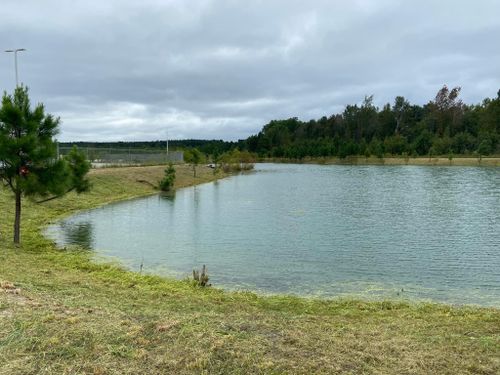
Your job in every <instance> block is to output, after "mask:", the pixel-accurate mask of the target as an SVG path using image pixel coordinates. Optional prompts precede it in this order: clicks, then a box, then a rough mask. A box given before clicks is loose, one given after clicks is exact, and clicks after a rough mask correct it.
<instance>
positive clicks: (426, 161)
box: [263, 156, 500, 167]
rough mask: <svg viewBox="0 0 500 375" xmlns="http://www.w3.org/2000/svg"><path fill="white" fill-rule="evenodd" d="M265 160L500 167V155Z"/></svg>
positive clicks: (267, 159) (275, 161) (280, 159)
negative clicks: (480, 156)
mask: <svg viewBox="0 0 500 375" xmlns="http://www.w3.org/2000/svg"><path fill="white" fill-rule="evenodd" d="M263 161H265V162H273V163H304V164H339V165H426V166H434V165H435V166H473V167H500V157H497V156H495V157H483V158H481V159H479V158H478V157H452V158H451V160H450V159H449V157H447V156H440V157H432V158H429V157H417V158H412V157H408V158H405V157H385V158H377V157H375V156H370V157H368V158H366V157H364V156H349V157H347V158H345V159H340V158H335V157H317V158H304V159H286V158H266V159H263Z"/></svg>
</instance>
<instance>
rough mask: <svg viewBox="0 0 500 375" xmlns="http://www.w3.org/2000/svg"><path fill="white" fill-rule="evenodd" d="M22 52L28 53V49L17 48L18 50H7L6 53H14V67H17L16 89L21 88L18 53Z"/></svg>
mask: <svg viewBox="0 0 500 375" xmlns="http://www.w3.org/2000/svg"><path fill="white" fill-rule="evenodd" d="M22 51H26V49H25V48H16V49H8V50H5V52H12V53H14V65H15V66H16V87H18V86H19V78H18V74H17V53H18V52H22Z"/></svg>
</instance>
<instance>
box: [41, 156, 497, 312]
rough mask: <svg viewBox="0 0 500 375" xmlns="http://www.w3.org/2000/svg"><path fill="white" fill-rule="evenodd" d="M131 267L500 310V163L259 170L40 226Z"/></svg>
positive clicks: (275, 288)
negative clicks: (201, 272)
mask: <svg viewBox="0 0 500 375" xmlns="http://www.w3.org/2000/svg"><path fill="white" fill-rule="evenodd" d="M47 233H48V235H49V236H50V237H51V238H53V239H54V240H55V241H56V242H57V243H58V244H59V245H60V246H67V245H71V244H78V245H81V246H84V247H86V248H88V249H92V250H94V251H95V252H96V254H99V255H104V256H106V257H116V258H118V259H119V260H120V261H121V263H122V264H124V265H125V266H126V267H129V268H130V269H132V270H136V271H139V269H140V268H141V265H142V267H143V271H144V272H148V273H154V274H159V275H166V276H174V277H178V278H184V277H187V276H189V275H190V273H191V271H192V269H193V268H201V266H202V265H203V264H206V265H207V268H208V271H209V275H210V280H211V282H212V283H213V285H215V286H217V287H223V288H226V289H232V290H252V291H257V292H261V293H287V294H297V295H305V296H317V297H338V296H353V297H362V298H368V299H384V298H396V299H399V298H401V299H410V300H432V301H440V302H446V303H456V304H480V305H485V306H500V169H498V168H474V167H422V166H339V165H330V166H321V165H292V164H257V165H256V170H255V171H254V172H252V173H248V174H242V175H238V176H233V177H230V178H227V179H224V180H220V181H217V182H214V183H208V184H203V185H199V186H196V187H191V188H185V189H181V190H178V191H177V192H176V193H175V195H173V196H162V195H156V196H150V197H146V198H141V199H136V200H131V201H125V202H120V203H117V204H112V205H108V206H105V207H102V208H99V209H95V210H92V211H89V212H84V213H79V214H77V215H74V216H72V217H70V218H68V219H65V220H63V221H61V222H58V223H57V224H55V225H52V226H51V227H49V228H48V230H47Z"/></svg>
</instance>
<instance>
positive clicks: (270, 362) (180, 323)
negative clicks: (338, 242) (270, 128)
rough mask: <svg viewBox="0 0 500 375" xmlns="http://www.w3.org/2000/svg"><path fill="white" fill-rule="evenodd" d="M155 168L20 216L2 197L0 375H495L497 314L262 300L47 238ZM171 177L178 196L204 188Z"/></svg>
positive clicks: (183, 173) (104, 181) (117, 172)
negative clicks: (53, 228) (15, 240)
mask: <svg viewBox="0 0 500 375" xmlns="http://www.w3.org/2000/svg"><path fill="white" fill-rule="evenodd" d="M162 171H163V168H161V167H144V168H119V169H106V170H100V171H93V172H92V176H91V177H92V182H93V185H94V188H93V190H92V192H90V193H87V194H84V195H81V196H76V195H69V196H67V197H65V198H63V199H61V200H55V201H51V202H47V203H45V204H43V205H36V204H33V203H30V202H28V201H26V202H25V204H24V207H23V208H24V212H23V228H22V245H21V246H20V247H19V248H16V247H14V246H12V245H10V243H11V236H12V234H11V229H12V228H11V226H12V220H11V219H12V217H13V201H12V199H11V197H10V195H9V194H8V192H7V191H5V190H4V191H2V192H0V208H1V209H2V211H1V212H2V213H3V214H2V216H1V217H0V236H1V237H0V241H1V242H0V243H1V248H0V283H1V284H0V374H9V375H10V374H138V373H142V374H157V373H158V374H163V373H166V374H169V373H172V374H183V373H195V374H200V373H210V374H211V373H216V374H221V373H222V374H250V373H262V374H281V373H290V374H312V373H325V374H332V373H352V374H359V373H370V374H387V373H392V374H498V373H499V372H500V310H498V309H491V308H477V307H451V306H447V305H439V304H423V303H404V302H398V301H383V302H365V301H358V300H349V299H342V300H334V301H325V300H312V299H302V298H296V297H287V296H275V297H261V296H257V295H255V294H253V293H230V292H224V291H221V290H218V289H216V288H205V289H203V288H197V287H194V286H192V285H191V284H189V283H188V282H184V281H177V280H172V279H165V278H160V277H155V276H147V275H139V274H138V273H133V272H128V271H125V270H123V269H121V268H120V267H119V266H116V265H112V264H97V263H95V262H94V261H92V259H91V256H90V255H89V253H88V252H85V251H59V250H57V249H56V248H54V246H53V244H52V243H51V242H50V241H48V240H46V239H45V238H44V237H43V236H42V235H41V234H40V230H41V229H42V228H43V227H44V226H46V225H47V224H48V223H49V222H51V221H53V220H55V219H56V218H59V217H61V216H64V215H68V214H69V213H71V212H74V211H76V210H82V209H87V208H91V207H96V206H98V205H102V204H106V203H109V202H111V201H115V200H119V199H127V198H132V197H135V196H140V195H145V194H150V193H152V192H154V191H153V189H152V188H151V186H150V184H148V183H144V182H138V181H137V180H141V181H148V182H149V183H156V182H157V180H158V179H159V178H160V177H161V175H162ZM190 173H191V171H190V170H189V169H188V168H187V167H180V166H179V167H177V176H178V180H177V184H176V186H177V187H180V186H187V185H190V184H193V183H198V182H204V181H209V180H210V179H213V178H214V176H213V175H212V172H211V171H210V170H208V169H205V168H200V170H199V175H200V177H199V178H197V179H196V180H195V179H193V178H192V177H191V174H190Z"/></svg>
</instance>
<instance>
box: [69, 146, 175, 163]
mask: <svg viewBox="0 0 500 375" xmlns="http://www.w3.org/2000/svg"><path fill="white" fill-rule="evenodd" d="M70 150H71V147H60V148H59V154H60V155H66V154H67V153H68V152H69V151H70ZM80 151H83V153H84V154H85V156H86V157H87V160H89V161H90V162H91V163H92V164H94V165H114V164H122V165H137V164H165V163H168V162H172V163H180V162H183V161H184V154H183V152H182V151H168V152H167V151H166V150H142V149H134V148H130V149H126V148H102V147H80Z"/></svg>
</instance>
